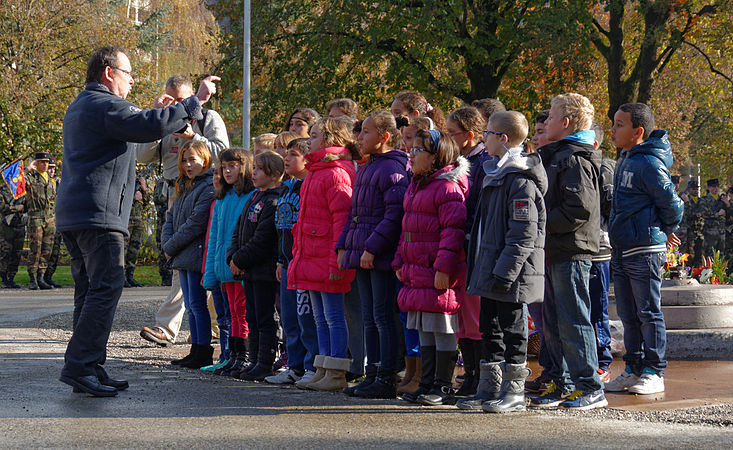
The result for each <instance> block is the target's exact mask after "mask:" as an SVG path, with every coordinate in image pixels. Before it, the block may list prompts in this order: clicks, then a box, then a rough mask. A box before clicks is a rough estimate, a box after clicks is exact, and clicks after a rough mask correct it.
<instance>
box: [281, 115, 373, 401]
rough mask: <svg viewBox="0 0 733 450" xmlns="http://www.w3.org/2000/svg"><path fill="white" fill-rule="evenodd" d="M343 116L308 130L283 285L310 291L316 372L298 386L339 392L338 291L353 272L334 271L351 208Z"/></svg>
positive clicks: (352, 156) (343, 366)
mask: <svg viewBox="0 0 733 450" xmlns="http://www.w3.org/2000/svg"><path fill="white" fill-rule="evenodd" d="M351 130H352V121H351V120H350V119H348V118H345V117H334V118H332V117H324V118H321V119H319V120H318V121H317V122H316V123H315V125H313V127H312V128H311V131H310V133H311V136H310V139H309V140H308V147H309V149H310V153H309V154H308V155H306V157H305V158H306V162H307V163H306V167H307V168H308V175H307V176H306V178H305V180H304V181H303V185H302V187H301V189H300V212H299V213H298V222H297V223H296V224H295V226H294V227H293V260H292V262H291V263H290V265H289V266H288V288H289V289H303V290H307V291H310V298H311V302H312V305H313V316H314V318H315V321H316V333H317V335H318V349H319V354H318V355H316V358H315V361H314V364H313V365H314V366H315V368H316V375H315V376H314V377H313V378H312V379H311V381H310V382H308V383H300V384H296V386H297V387H299V388H304V389H314V390H325V391H341V390H343V389H344V388H345V387H346V371H347V370H348V369H349V363H350V360H349V359H348V358H347V357H346V356H347V355H346V348H347V340H348V333H347V331H346V315H345V312H344V293H346V292H348V291H349V290H350V289H351V282H352V281H353V279H354V270H340V269H339V267H338V264H337V261H336V244H337V242H338V239H339V237H340V236H341V232H342V231H343V229H344V225H346V221H347V219H348V215H349V208H350V207H351V188H352V185H353V183H354V177H355V176H356V168H355V166H354V161H355V160H358V159H359V151H358V147H357V145H356V143H355V142H354V137H353V134H352V132H351Z"/></svg>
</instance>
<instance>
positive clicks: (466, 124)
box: [446, 106, 489, 397]
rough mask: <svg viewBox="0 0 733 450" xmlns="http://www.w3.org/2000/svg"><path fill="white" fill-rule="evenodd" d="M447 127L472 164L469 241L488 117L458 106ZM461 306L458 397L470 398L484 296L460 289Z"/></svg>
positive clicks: (478, 355)
mask: <svg viewBox="0 0 733 450" xmlns="http://www.w3.org/2000/svg"><path fill="white" fill-rule="evenodd" d="M446 128H447V130H448V134H449V135H450V137H451V138H452V139H453V140H454V141H455V142H456V144H458V148H460V150H461V155H462V156H463V157H464V158H466V159H467V160H468V162H469V163H470V164H471V172H470V173H469V175H468V198H466V243H468V240H469V239H470V233H471V227H472V226H473V221H474V214H475V211H476V204H477V203H478V197H479V195H480V193H481V182H482V180H483V175H484V170H483V168H482V164H483V163H484V161H486V160H487V159H489V155H488V153H486V149H485V148H484V144H483V142H481V138H482V136H483V133H484V129H485V128H486V120H485V119H484V117H483V116H482V115H481V113H480V112H479V110H478V109H476V108H474V107H473V106H467V107H464V108H458V109H456V110H455V111H453V112H452V113H450V115H449V116H448V121H447V122H446ZM458 295H460V296H461V297H462V299H461V309H460V311H459V313H458V327H459V328H460V331H459V332H458V347H459V348H460V350H461V356H462V357H463V368H464V369H465V371H466V374H465V377H464V378H463V384H462V385H461V388H460V389H459V390H458V392H456V396H457V397H470V396H473V395H475V394H476V389H477V388H478V383H479V365H480V364H481V355H482V345H481V332H480V331H479V312H480V310H481V298H480V297H479V296H477V295H467V294H466V292H465V291H463V290H460V291H458Z"/></svg>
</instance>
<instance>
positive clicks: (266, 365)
mask: <svg viewBox="0 0 733 450" xmlns="http://www.w3.org/2000/svg"><path fill="white" fill-rule="evenodd" d="M259 337H260V340H259V345H258V348H257V349H255V348H252V352H253V353H254V352H255V351H257V364H256V365H255V366H254V367H252V368H251V369H250V370H248V371H247V372H245V373H244V374H243V376H242V377H240V378H241V379H243V380H247V381H265V377H269V376H270V375H273V371H272V365H273V364H274V363H275V355H276V353H277V343H278V339H277V335H275V334H269V333H260V336H259Z"/></svg>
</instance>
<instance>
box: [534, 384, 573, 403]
mask: <svg viewBox="0 0 733 450" xmlns="http://www.w3.org/2000/svg"><path fill="white" fill-rule="evenodd" d="M568 395H569V394H568V393H566V392H563V391H562V389H560V388H558V387H557V385H556V384H555V382H554V381H552V382H550V387H548V388H547V389H546V390H545V391H544V392H543V393H542V394H540V396H539V397H534V398H532V400H530V401H529V406H530V408H555V407H556V406H557V405H559V404H560V403H562V401H563V400H565V398H566V397H567V396H568Z"/></svg>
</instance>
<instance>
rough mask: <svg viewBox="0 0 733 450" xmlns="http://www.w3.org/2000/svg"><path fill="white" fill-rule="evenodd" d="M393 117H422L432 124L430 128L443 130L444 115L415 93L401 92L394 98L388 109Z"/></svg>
mask: <svg viewBox="0 0 733 450" xmlns="http://www.w3.org/2000/svg"><path fill="white" fill-rule="evenodd" d="M390 110H391V111H392V114H393V115H394V116H395V117H404V116H414V117H418V116H423V117H427V118H428V119H430V121H431V122H432V124H431V127H430V128H435V129H438V130H441V131H442V130H445V115H444V114H443V111H441V109H440V108H436V107H434V106H433V105H431V104H430V103H428V101H427V100H426V99H425V96H423V95H422V94H421V93H419V92H417V91H402V92H400V93H399V94H397V95H396V96H395V99H394V101H393V102H392V106H391V107H390Z"/></svg>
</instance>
